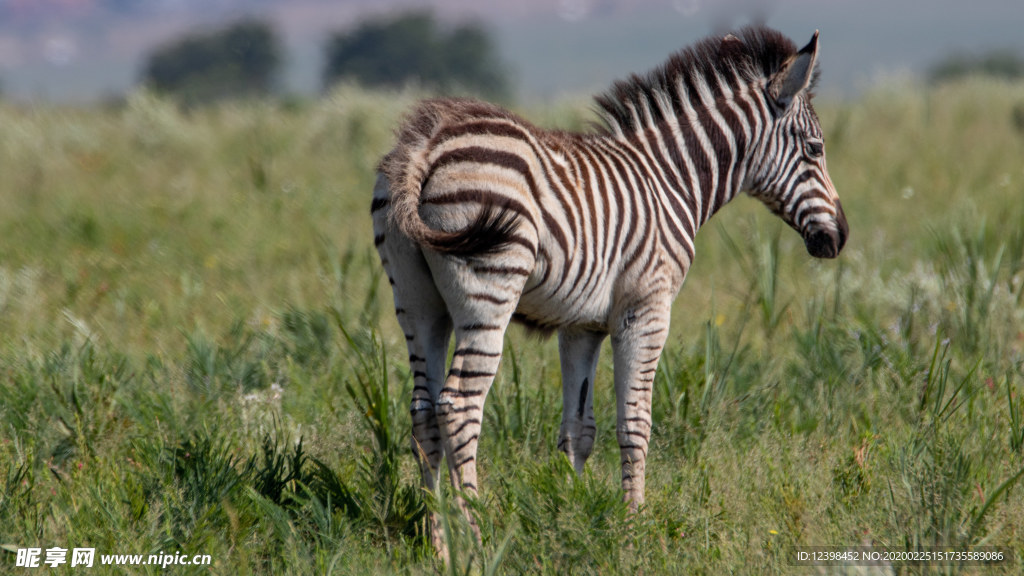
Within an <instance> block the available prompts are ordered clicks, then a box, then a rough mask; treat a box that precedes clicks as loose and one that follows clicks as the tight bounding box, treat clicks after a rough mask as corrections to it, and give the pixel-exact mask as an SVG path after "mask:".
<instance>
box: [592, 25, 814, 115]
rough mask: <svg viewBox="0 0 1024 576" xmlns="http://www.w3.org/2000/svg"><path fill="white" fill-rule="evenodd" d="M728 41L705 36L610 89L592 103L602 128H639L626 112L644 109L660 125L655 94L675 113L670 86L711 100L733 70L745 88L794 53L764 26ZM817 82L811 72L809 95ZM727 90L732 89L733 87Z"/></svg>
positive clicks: (676, 95)
mask: <svg viewBox="0 0 1024 576" xmlns="http://www.w3.org/2000/svg"><path fill="white" fill-rule="evenodd" d="M731 36H732V38H730V37H729V36H724V37H723V36H709V37H707V38H705V39H703V40H701V41H699V42H697V43H696V44H694V45H693V46H690V47H688V48H684V49H682V50H680V51H679V52H676V53H675V54H673V55H672V56H670V57H669V59H668V60H667V61H666V62H665V63H664V64H662V65H661V66H659V67H658V68H655V69H654V70H652V71H650V72H648V73H647V74H646V75H644V76H638V75H636V74H634V75H632V76H630V77H629V79H627V80H620V81H618V82H616V83H615V84H613V85H612V87H611V89H610V90H608V92H606V93H604V94H602V95H600V96H598V97H596V98H595V100H596V102H597V105H598V109H599V111H600V113H601V116H602V117H603V118H604V120H605V122H606V123H607V124H608V128H609V129H612V130H614V129H616V128H620V129H622V130H627V131H631V130H634V129H637V128H639V127H638V126H637V125H636V118H635V117H634V113H633V112H631V110H630V108H634V109H635V110H637V111H640V110H644V109H646V110H649V111H650V112H651V114H652V115H653V116H654V120H655V121H660V120H663V119H664V118H662V114H661V109H660V108H659V107H658V106H657V105H655V102H656V100H655V94H656V93H661V94H664V95H667V96H669V97H670V99H671V100H672V103H673V107H675V108H676V109H677V110H678V109H679V106H678V104H679V102H678V100H679V98H680V96H679V93H678V91H677V90H676V88H675V86H676V84H677V82H678V81H679V79H682V81H683V82H684V84H685V85H686V87H687V90H688V92H689V93H690V94H691V95H692V94H695V93H696V89H695V87H696V86H698V85H700V84H703V85H706V86H707V87H708V89H709V90H710V91H711V93H712V94H713V95H714V96H715V97H717V96H719V95H721V94H722V93H723V91H722V87H721V85H720V82H722V81H725V82H728V83H730V84H731V83H732V82H734V81H735V80H734V75H733V73H732V72H733V71H735V73H736V74H735V76H738V77H739V78H740V79H741V80H742V81H743V82H745V83H752V82H756V81H758V80H766V79H768V78H770V77H771V76H772V75H773V74H775V73H776V72H778V71H779V69H780V68H781V67H782V65H783V64H784V63H785V62H786V61H787V60H788V59H789V58H790V57H792V56H793V55H794V54H796V52H797V47H796V45H794V44H793V42H792V41H791V40H790V39H789V38H787V37H785V36H784V35H782V33H780V32H778V31H776V30H773V29H771V28H767V27H764V26H748V27H746V28H743V29H741V30H739V31H737V32H733V33H732V35H731ZM817 77H818V72H817V70H815V72H814V76H813V80H812V82H811V87H810V90H812V91H813V88H814V84H815V81H816V80H817ZM731 88H732V89H733V90H735V89H736V88H737V86H731Z"/></svg>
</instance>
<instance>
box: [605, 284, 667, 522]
mask: <svg viewBox="0 0 1024 576" xmlns="http://www.w3.org/2000/svg"><path fill="white" fill-rule="evenodd" d="M670 306H671V302H669V303H667V304H664V305H657V304H656V305H649V306H645V307H639V308H636V309H629V310H626V311H625V312H624V313H623V314H622V316H621V318H620V319H619V322H618V323H617V330H616V332H615V333H613V334H612V351H613V356H614V362H615V397H616V416H617V426H616V435H617V437H618V441H619V453H620V460H621V463H622V489H623V490H624V491H625V498H626V500H627V501H628V502H629V508H630V510H632V511H634V512H635V511H636V510H637V509H639V507H640V506H641V505H643V503H644V473H645V471H646V468H647V446H648V444H649V442H650V439H651V397H652V395H653V391H654V375H655V372H656V371H657V368H658V360H659V359H660V358H661V351H662V349H663V348H664V346H665V339H666V338H667V337H668V314H669V310H670Z"/></svg>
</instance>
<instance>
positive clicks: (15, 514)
mask: <svg viewBox="0 0 1024 576" xmlns="http://www.w3.org/2000/svg"><path fill="white" fill-rule="evenodd" d="M416 96H417V95H416V94H412V93H402V94H382V93H369V92H365V91H362V90H359V89H356V88H352V87H343V88H342V89H340V90H339V91H337V92H335V93H333V94H332V95H330V97H327V98H325V99H324V100H322V101H318V102H309V103H291V104H289V105H278V104H274V103H247V104H236V105H224V106H222V107H218V108H213V109H206V110H194V111H191V112H188V113H183V112H181V111H179V110H178V109H177V108H176V107H175V106H174V105H173V104H171V103H170V102H166V101H163V100H160V99H157V98H154V97H152V96H151V95H148V94H145V93H139V94H135V95H133V96H132V97H131V98H129V100H128V102H127V103H126V105H125V106H124V107H121V108H116V109H93V110H78V109H57V108H20V107H14V106H11V105H6V106H5V105H0V126H3V130H0V174H3V178H0V483H2V487H0V565H2V566H3V567H4V568H2V569H0V572H8V571H11V570H14V568H13V566H14V563H15V553H14V551H16V550H17V549H18V548H24V547H30V546H36V547H41V548H44V549H45V548H49V547H53V546H60V547H63V548H69V549H70V548H74V547H95V548H96V549H97V554H108V553H126V554H147V555H148V554H158V553H161V552H163V553H169V554H172V555H173V554H174V553H175V552H181V553H183V554H188V555H191V554H210V555H211V556H212V557H213V560H214V564H213V566H212V572H214V573H218V574H324V573H338V574H364V573H413V574H419V573H431V572H445V573H450V574H465V573H485V574H492V573H505V574H518V573H523V572H528V573H545V574H567V573H568V574H592V573H602V574H616V573H630V574H633V573H643V574H660V573H666V574H676V573H706V574H718V573H723V572H732V573H741V574H761V573H790V572H793V571H795V570H797V569H796V568H794V567H793V566H791V565H790V564H789V561H790V558H791V550H792V547H793V546H830V545H831V546H840V545H843V546H850V545H862V544H869V543H872V544H879V545H886V546H888V547H891V548H897V549H905V548H914V547H917V546H930V545H945V546H953V547H959V548H962V547H966V546H982V545H985V546H1001V547H1003V548H1004V549H1005V550H1006V551H1007V552H1008V553H1009V554H1010V556H1011V557H1012V561H1011V562H1010V563H1007V564H1003V565H1000V566H995V567H956V566H953V567H938V566H933V567H923V568H914V569H909V572H910V573H921V572H927V573H945V572H965V573H978V574H982V573H983V574H998V573H1014V572H1016V571H1017V570H1019V567H1020V566H1021V565H1022V564H1021V563H1022V562H1024V546H1022V545H1021V542H1022V541H1024V504H1022V503H1024V498H1022V497H1021V495H1022V490H1024V481H1022V480H1021V471H1022V470H1024V207H1021V203H1020V198H1021V197H1022V193H1024V169H1022V164H1021V158H1024V133H1022V132H1021V131H1020V130H1019V128H1015V126H1016V125H1015V124H1014V123H1013V122H1012V117H1013V113H1014V110H1015V109H1016V108H1018V107H1019V106H1020V105H1021V103H1022V102H1024V85H1020V84H1014V85H1010V84H1001V83H985V82H973V83H968V84H961V85H954V86H946V87H941V88H932V89H924V88H921V87H919V86H889V87H882V88H878V89H876V90H874V91H872V92H870V93H869V94H867V95H865V96H864V97H862V98H860V99H858V100H856V101H852V102H823V103H820V104H819V113H820V116H821V118H822V123H823V127H824V129H825V131H826V141H827V142H828V147H829V148H828V154H829V168H830V171H831V174H832V177H833V180H834V181H835V183H836V186H837V188H838V190H839V193H840V195H841V197H842V199H843V202H844V207H845V209H846V211H847V215H848V218H849V220H850V226H851V231H852V235H851V239H850V242H849V244H848V246H847V248H846V251H845V252H844V253H843V255H842V257H841V258H840V259H839V260H837V261H827V262H823V261H815V260H812V259H811V258H810V257H808V256H807V255H806V253H805V252H804V249H803V245H802V242H801V241H800V239H799V238H798V237H797V235H796V234H794V233H793V232H792V231H790V230H788V229H786V228H784V226H783V225H782V224H781V223H779V222H777V221H775V220H774V219H773V218H772V217H771V216H770V215H769V214H768V213H767V211H766V210H764V209H763V208H761V207H760V206H759V205H757V203H756V202H754V201H751V200H749V199H740V200H737V201H736V202H735V203H734V204H735V205H734V206H730V207H728V208H727V209H726V210H725V211H724V212H723V213H722V214H720V215H719V216H717V217H716V218H715V219H714V221H713V222H712V223H711V224H710V225H709V226H708V229H707V230H705V231H704V232H703V233H702V234H701V235H700V237H699V239H698V248H697V254H698V256H697V259H696V263H695V265H694V267H693V269H692V270H691V272H690V277H689V279H688V281H687V285H686V286H685V287H684V288H683V291H682V293H681V296H680V298H679V300H678V302H677V303H676V306H675V308H674V318H673V332H672V336H671V338H670V343H669V346H668V348H667V351H666V354H665V356H664V358H663V361H662V363H661V366H660V368H659V372H658V375H657V379H656V382H655V385H656V392H655V401H654V422H655V425H654V436H653V438H652V441H651V450H650V462H649V464H648V481H647V487H648V501H647V505H646V507H645V509H644V510H643V511H642V512H641V513H640V514H638V515H635V516H633V515H630V514H629V513H628V512H627V510H626V507H625V505H624V504H623V503H622V501H621V494H620V492H619V488H618V483H619V481H618V475H619V471H618V448H617V445H616V442H615V434H614V426H615V423H614V412H615V411H614V398H613V394H612V390H611V388H612V387H611V385H610V379H611V378H610V377H611V361H610V354H608V351H607V350H606V351H605V353H604V354H603V356H602V361H601V366H600V369H599V376H598V385H597V387H596V388H595V396H596V399H595V411H596V413H597V425H598V440H597V446H596V450H595V454H594V456H593V457H592V458H591V461H590V462H589V463H588V469H587V472H586V474H585V475H584V476H583V477H581V478H580V477H576V476H575V474H574V473H573V472H572V467H571V465H569V463H568V462H567V461H566V460H565V459H564V458H563V457H562V456H561V455H560V453H558V452H557V451H556V450H555V443H556V436H557V430H558V422H559V416H560V406H559V402H558V398H560V386H559V371H558V362H557V350H556V346H555V345H554V343H553V342H551V341H548V342H539V341H537V340H534V339H531V338H529V337H527V336H526V335H525V334H524V333H522V332H521V331H520V330H518V329H513V330H511V331H510V333H509V335H508V338H507V345H506V355H505V359H504V361H503V364H502V369H501V373H500V374H499V376H498V378H497V381H496V384H495V386H494V388H493V389H492V391H491V394H490V397H489V399H488V403H487V409H486V412H485V420H486V421H485V424H484V433H483V436H482V438H481V448H480V450H481V452H480V457H479V461H480V473H481V482H480V484H481V488H482V491H481V496H480V499H479V500H478V501H476V502H474V503H473V505H474V507H475V511H476V514H477V515H478V516H479V519H480V528H481V532H482V537H483V542H482V543H476V542H475V541H473V539H472V538H470V537H469V536H468V534H469V531H468V529H467V527H466V526H465V523H464V521H463V519H462V518H461V515H460V514H459V513H458V512H456V511H453V510H452V508H451V506H452V500H451V498H450V496H451V495H450V494H447V493H444V492H442V493H439V494H425V493H423V492H422V491H421V490H420V489H419V480H418V477H417V472H416V467H415V464H414V462H413V458H412V455H411V452H410V450H409V443H408V430H409V416H408V411H407V405H408V400H409V396H410V393H411V379H410V374H409V371H408V367H407V366H406V364H405V362H404V358H405V356H406V353H405V350H404V342H403V340H402V337H401V333H400V331H399V330H398V326H397V324H396V322H395V320H394V317H393V314H392V312H391V298H390V293H389V291H388V287H387V284H386V282H384V281H383V279H382V271H381V269H380V266H379V263H378V262H377V259H376V255H375V254H374V252H373V247H372V242H371V236H372V232H371V230H370V219H369V217H368V206H369V196H370V190H371V188H372V184H373V178H374V170H373V169H374V165H375V163H376V161H377V159H378V158H379V156H380V155H381V154H383V153H384V152H386V151H387V149H388V147H389V144H390V138H391V136H390V135H391V130H392V129H393V128H394V126H395V125H396V123H397V121H398V118H399V117H400V115H401V113H402V111H403V110H404V109H406V108H407V107H408V106H409V105H410V104H411V103H412V102H413V101H414V99H415V98H416ZM522 112H523V113H524V114H526V115H527V116H529V117H531V118H535V119H537V121H538V122H541V123H543V124H546V125H550V126H561V127H570V128H571V127H580V126H583V125H585V123H586V122H587V120H588V119H589V118H590V116H589V114H588V111H587V108H586V105H585V104H575V103H565V104H560V105H556V106H549V107H539V106H538V107H536V108H534V109H526V110H523V111H522ZM428 510H438V511H440V512H441V514H442V517H443V519H444V524H445V526H446V532H445V535H446V538H447V539H448V541H449V546H450V549H451V552H452V562H451V563H450V564H449V565H448V566H443V565H441V564H440V563H439V562H438V561H437V560H436V559H435V558H434V556H433V554H432V553H431V550H430V548H429V546H428V544H427V541H426V540H425V538H424V532H423V531H424V526H425V520H424V518H425V513H426V512H427V511H428ZM97 561H98V560H97ZM76 570H78V569H77V568H76V569H71V568H69V567H67V566H65V567H64V568H63V569H62V570H58V572H60V571H63V572H65V573H73V572H76ZM167 570H169V571H173V572H175V573H189V574H190V573H198V572H206V571H207V570H208V568H205V569H203V570H199V569H197V568H189V567H182V566H176V567H172V568H168V569H167ZM806 570H810V569H806ZM92 571H93V572H95V573H97V574H105V573H128V572H129V570H127V569H113V568H93V569H92ZM131 572H132V573H136V572H141V573H160V572H164V570H161V569H159V568H154V567H143V568H138V569H135V570H132V571H131ZM906 572H907V570H906V569H905V570H904V572H903V573H906Z"/></svg>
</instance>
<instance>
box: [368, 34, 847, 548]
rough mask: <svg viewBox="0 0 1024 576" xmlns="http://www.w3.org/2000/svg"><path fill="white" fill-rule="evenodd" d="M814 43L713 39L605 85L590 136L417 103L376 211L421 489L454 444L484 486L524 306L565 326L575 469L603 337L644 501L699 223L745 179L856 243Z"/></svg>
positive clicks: (545, 326) (622, 430)
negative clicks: (512, 339)
mask: <svg viewBox="0 0 1024 576" xmlns="http://www.w3.org/2000/svg"><path fill="white" fill-rule="evenodd" d="M817 48H818V44H817V33H815V35H814V38H812V40H811V42H810V43H809V44H808V45H807V46H806V47H804V48H803V49H802V50H799V51H797V50H796V48H795V47H794V46H793V44H792V43H791V42H790V41H789V40H788V39H786V38H785V37H783V36H782V35H781V34H779V33H777V32H775V31H772V30H769V29H766V28H747V29H744V30H741V31H740V32H737V33H736V34H735V35H733V34H730V35H728V36H726V37H724V38H723V37H717V38H709V39H706V40H704V41H702V42H700V43H698V44H697V45H695V46H694V47H691V48H689V49H686V50H684V51H682V52H680V53H678V54H676V55H674V56H672V57H671V58H670V59H669V60H668V62H666V64H665V65H663V66H662V67H660V68H658V69H657V70H655V71H653V72H651V73H650V74H648V75H647V76H644V77H639V76H633V77H631V78H630V79H628V80H626V81H623V82H619V83H617V84H616V85H615V86H613V88H612V89H611V90H610V91H609V92H608V93H607V94H605V95H603V96H601V97H599V98H598V99H597V103H598V106H599V109H600V112H601V115H602V118H603V120H604V123H605V126H604V127H603V128H602V129H600V130H598V131H596V132H594V133H588V134H577V133H570V132H561V131H550V130H543V129H540V128H538V127H536V126H533V125H532V124H530V123H529V122H527V121H526V120H524V119H522V118H520V117H518V116H516V115H514V114H512V113H510V112H508V111H505V110H503V109H501V108H498V107H496V106H493V105H490V104H486V103H482V102H477V101H472V100H460V99H443V100H430V101H425V102H423V103H421V104H420V105H419V106H418V107H417V108H416V109H415V110H414V111H413V112H412V113H411V114H410V115H409V116H408V117H407V119H406V120H405V122H404V124H403V125H402V127H401V128H400V130H399V132H398V142H397V144H396V146H395V148H394V149H393V150H392V151H391V152H390V153H389V154H387V155H386V156H385V158H384V159H383V160H382V161H381V164H380V167H379V176H378V180H377V185H376V187H375V190H374V195H373V201H372V206H371V212H372V215H373V222H374V231H375V235H376V236H375V244H376V245H377V248H378V251H379V253H380V257H381V261H382V263H383V265H384V268H385V270H386V272H387V274H388V277H389V279H390V281H391V284H392V287H393V292H394V297H395V308H396V313H397V317H398V320H399V323H400V325H401V326H402V329H403V330H404V332H405V336H406V340H407V343H408V349H409V362H410V365H411V367H412V370H413V375H414V379H415V382H414V389H413V398H412V405H411V413H412V418H413V450H414V452H415V453H416V455H417V457H418V459H419V462H420V465H421V471H422V473H423V478H424V482H425V484H426V486H428V487H430V488H433V487H434V486H435V485H436V482H437V474H438V467H439V465H440V461H441V457H442V455H446V456H447V458H446V461H447V464H448V468H449V472H450V476H451V480H452V482H453V484H454V485H455V486H456V487H458V488H459V489H460V493H461V494H463V495H470V496H472V495H475V494H476V492H477V483H476V448H477V441H478V439H479V434H480V431H481V422H482V420H483V405H484V399H485V397H486V394H487V391H488V390H489V388H490V386H491V383H492V381H493V379H494V375H495V373H496V371H497V368H498V363H499V360H500V358H501V352H502V343H503V335H504V332H505V329H506V327H507V326H508V324H509V322H510V321H513V320H515V321H518V322H520V323H522V324H525V325H526V326H528V327H529V328H531V329H535V330H538V331H541V332H552V331H557V332H558V341H559V354H560V359H561V365H562V380H563V415H562V425H561V430H560V434H559V441H558V442H559V443H558V445H559V448H560V449H561V450H563V451H565V452H566V454H567V455H568V456H569V458H570V459H571V461H572V462H573V464H574V466H575V467H576V469H577V471H579V472H582V470H583V466H584V462H585V461H586V459H587V457H588V456H589V455H590V452H591V450H592V447H593V443H594V433H595V426H594V417H593V394H592V388H593V386H594V384H595V372H596V366H597V359H598V353H599V350H600V346H601V343H602V342H603V340H604V339H605V338H606V337H608V336H611V339H612V350H613V355H614V366H615V374H614V385H615V392H616V397H617V419H618V425H617V428H616V430H617V437H618V441H619V445H620V453H621V464H622V484H623V488H624V490H625V497H626V498H627V500H628V501H629V502H630V503H631V506H632V507H633V508H634V509H636V508H637V507H639V506H640V505H641V504H642V503H643V498H644V470H645V462H646V456H647V448H648V442H649V439H650V432H651V401H652V389H653V381H654V375H655V372H656V369H657V365H658V360H659V357H660V355H661V351H662V348H663V347H664V345H665V341H666V339H667V337H668V333H669V332H668V329H669V313H670V307H671V304H672V301H673V300H674V298H675V296H676V294H677V293H678V291H679V289H680V287H681V286H682V283H683V280H684V279H685V277H686V273H687V270H688V269H689V267H690V264H691V262H692V261H693V258H694V235H695V234H696V233H697V231H698V230H699V229H700V227H701V225H703V224H704V223H705V222H706V221H707V220H708V219H709V218H710V217H711V216H712V215H713V214H714V213H715V212H716V211H717V210H718V209H720V208H721V207H722V206H724V205H725V204H726V203H728V202H729V200H731V199H732V198H733V197H735V196H736V195H737V194H739V193H740V192H743V191H746V192H748V193H750V194H751V195H753V196H755V197H757V198H759V199H761V200H762V201H763V202H764V203H765V204H766V205H767V206H768V207H769V208H770V209H771V210H772V211H774V212H775V213H776V214H778V215H779V216H780V217H781V218H782V219H783V220H785V221H786V222H787V223H789V224H790V225H791V226H792V227H793V228H794V229H796V230H797V231H798V232H799V233H800V234H801V235H802V236H803V238H804V240H805V244H806V246H807V249H808V252H809V253H810V254H811V255H813V256H817V257H834V256H836V255H838V253H839V251H840V250H841V249H842V247H843V244H844V243H845V240H846V237H847V234H848V229H847V224H846V220H845V217H844V215H843V211H842V208H841V206H840V203H839V199H838V196H837V195H836V192H835V189H834V186H833V184H832V182H831V180H830V179H829V177H828V173H827V170H826V167H825V158H824V143H823V140H822V132H821V127H820V125H819V122H818V119H817V117H816V115H815V114H814V110H813V108H812V107H811V103H810V100H811V86H812V85H813V80H814V77H815V71H816V60H817ZM453 332H454V334H455V350H454V353H453V358H452V362H451V365H450V366H446V362H445V360H446V357H447V352H448V346H449V340H450V338H451V334H452V333H453ZM471 520H472V519H471ZM432 525H433V528H434V530H433V533H434V539H435V544H437V545H438V546H439V547H441V545H442V543H441V542H440V540H439V539H438V538H439V530H437V525H436V519H434V520H432Z"/></svg>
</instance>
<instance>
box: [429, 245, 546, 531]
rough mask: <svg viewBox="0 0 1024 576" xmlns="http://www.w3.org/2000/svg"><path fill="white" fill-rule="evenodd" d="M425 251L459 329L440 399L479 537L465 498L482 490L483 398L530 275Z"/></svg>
mask: <svg viewBox="0 0 1024 576" xmlns="http://www.w3.org/2000/svg"><path fill="white" fill-rule="evenodd" d="M426 255H427V260H428V263H429V264H430V268H431V270H432V272H433V275H434V279H435V281H436V282H437V284H438V289H439V291H440V292H441V294H442V296H443V297H444V298H445V302H446V303H447V304H448V310H449V313H450V314H451V317H452V322H453V325H454V330H455V350H454V351H453V353H452V363H451V367H450V369H449V371H448V377H447V379H446V380H445V383H444V386H443V387H442V389H441V393H440V395H439V397H438V400H437V403H436V410H437V419H438V423H439V425H440V429H441V437H442V442H443V443H444V451H445V458H446V460H447V462H448V471H449V476H450V480H451V482H452V486H453V487H454V488H455V490H456V494H455V498H454V500H455V501H456V503H457V504H458V505H459V506H460V507H461V508H462V510H463V512H464V513H465V515H466V518H467V520H468V521H469V523H470V526H471V528H472V530H473V532H474V535H475V536H476V537H477V539H478V540H479V538H480V530H479V527H478V526H477V523H476V520H475V519H474V518H473V516H472V514H471V513H470V510H469V507H468V505H467V503H466V498H471V499H472V498H475V497H476V496H477V493H478V484H477V469H476V457H477V446H478V442H479V438H480V431H481V425H482V423H483V418H484V415H483V414H484V401H485V400H486V398H487V393H488V392H489V391H490V388H491V384H492V383H493V381H494V377H495V375H496V374H497V371H498V365H499V363H500V361H501V354H502V345H503V344H504V335H505V330H506V328H507V327H508V324H509V321H510V320H511V319H512V313H513V312H514V311H515V308H516V305H517V303H518V301H519V295H520V294H521V292H522V285H523V283H524V282H525V279H526V277H525V276H522V275H508V274H499V273H496V272H495V268H494V267H493V266H490V265H488V264H485V263H482V262H479V261H475V260H474V259H469V260H466V259H462V258H446V257H444V256H441V255H438V254H436V253H431V252H427V253H426ZM508 257H509V254H504V255H499V256H498V258H505V259H507V258H508Z"/></svg>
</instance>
